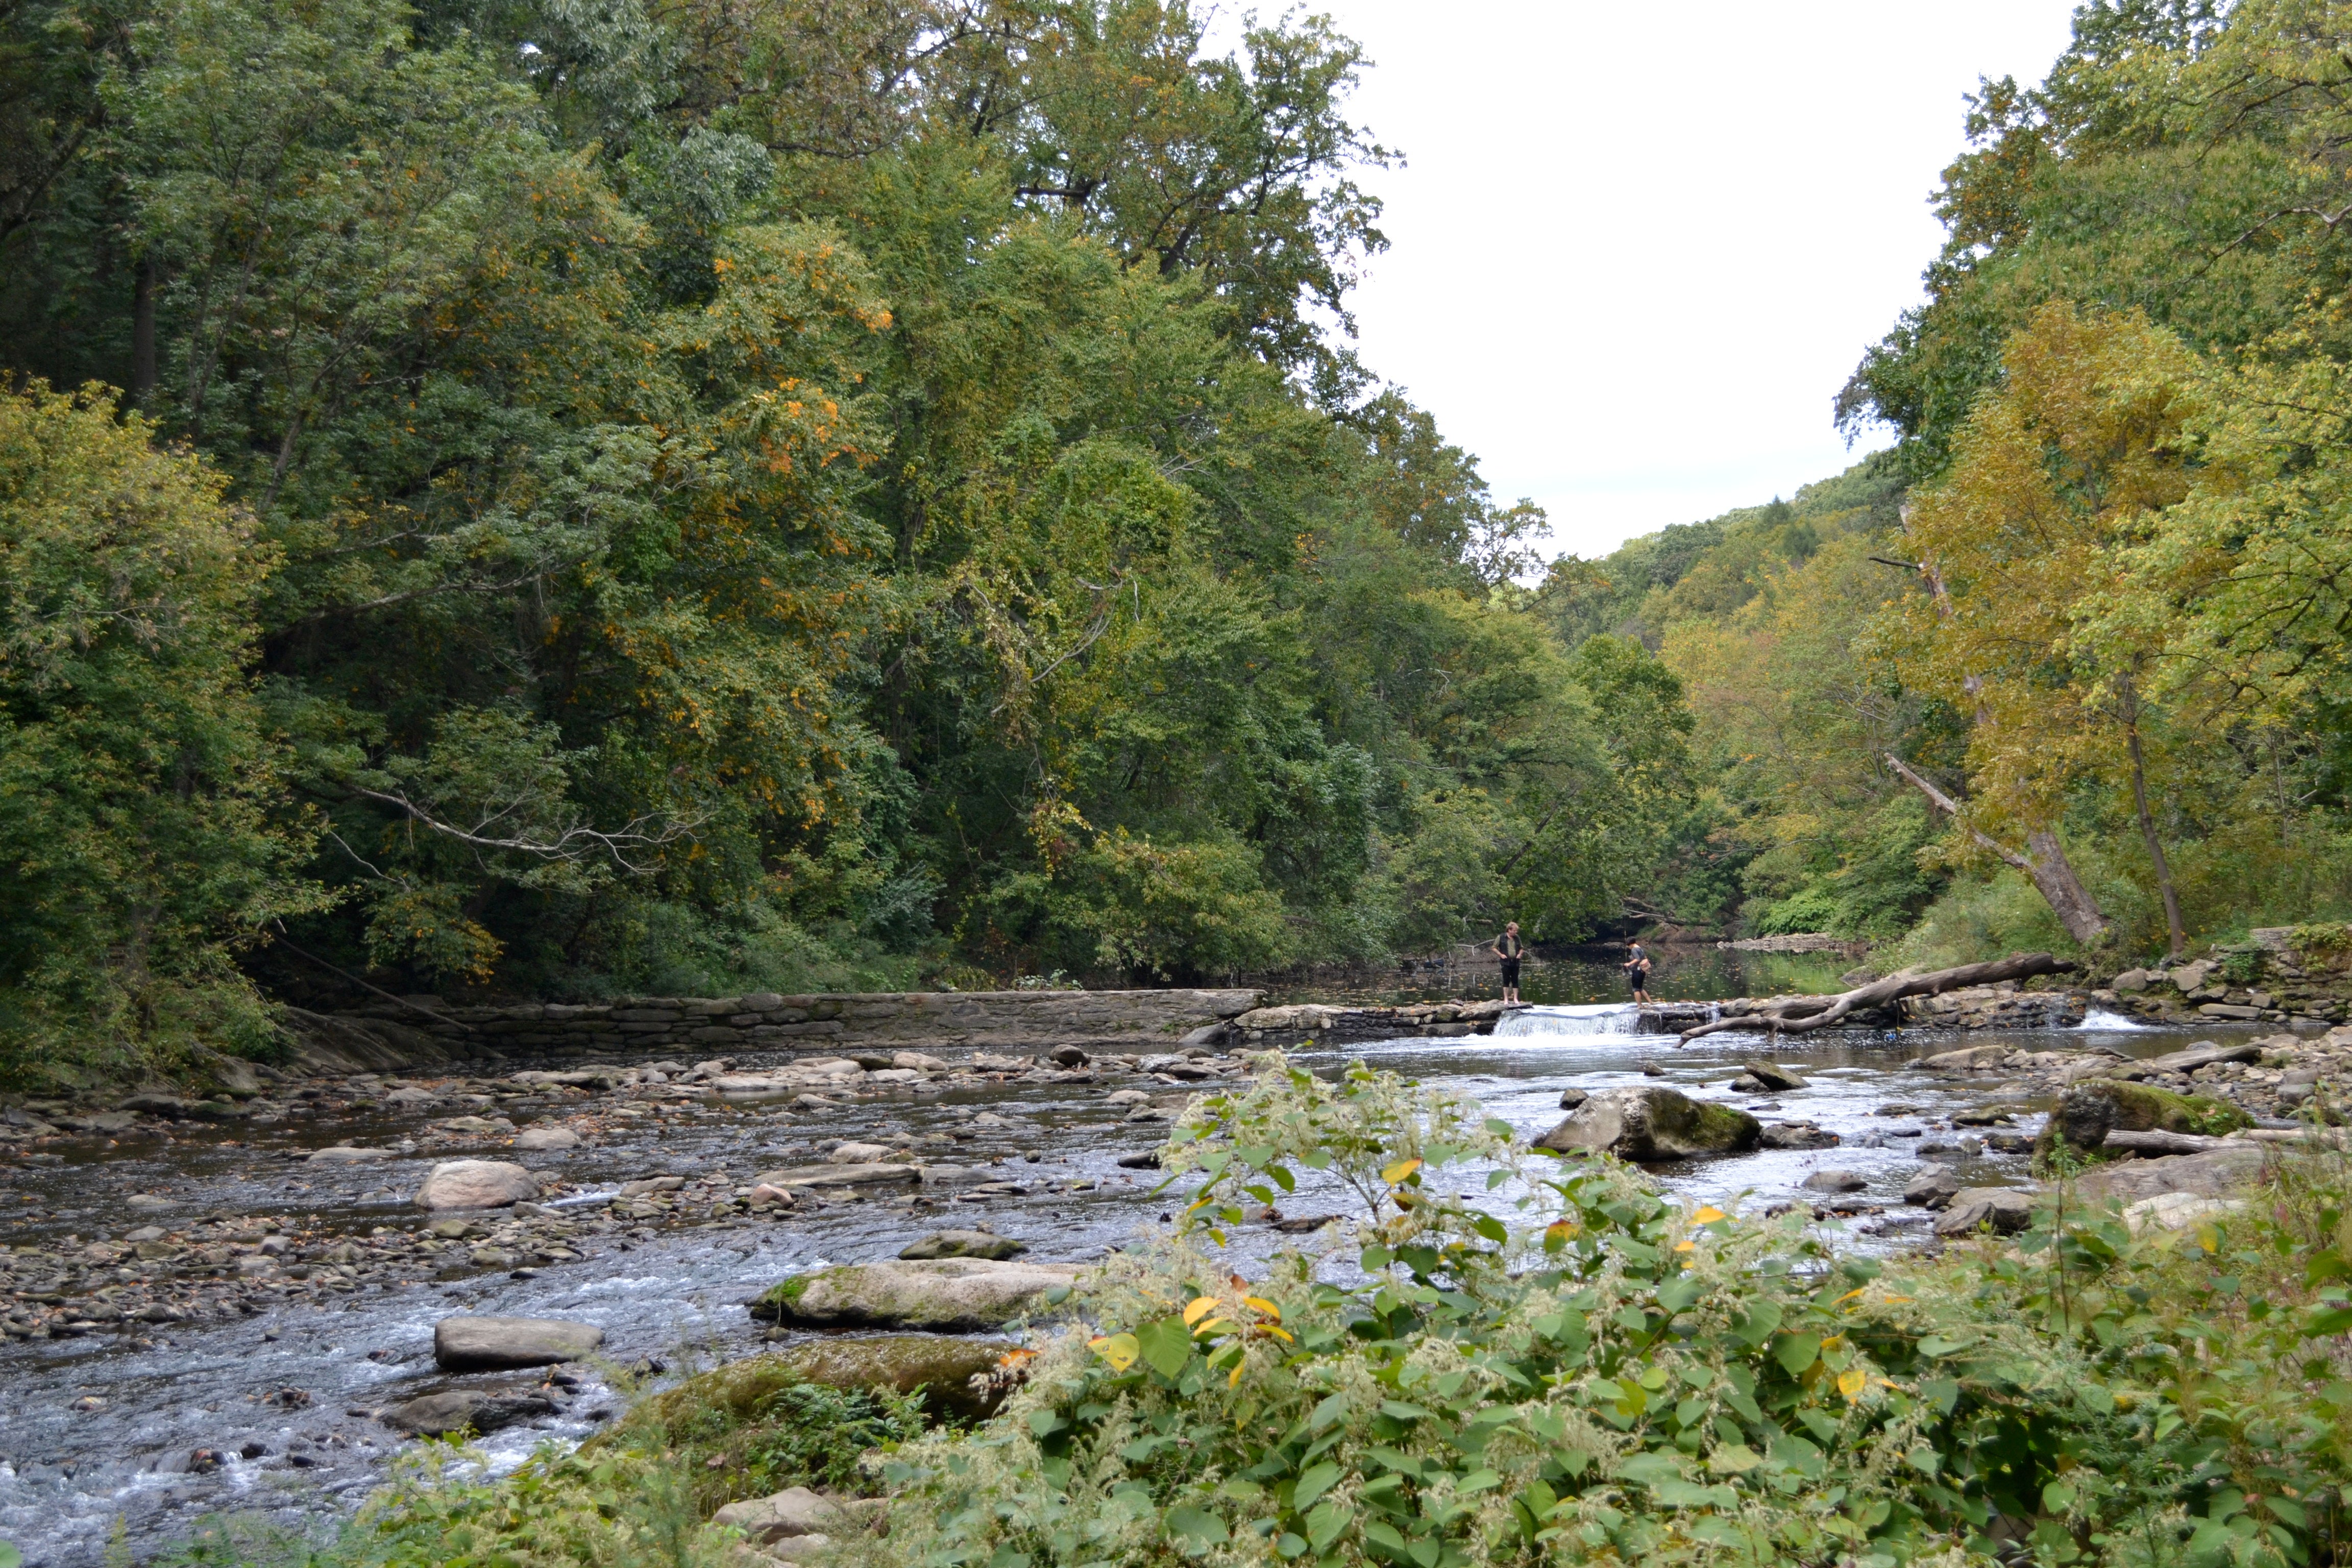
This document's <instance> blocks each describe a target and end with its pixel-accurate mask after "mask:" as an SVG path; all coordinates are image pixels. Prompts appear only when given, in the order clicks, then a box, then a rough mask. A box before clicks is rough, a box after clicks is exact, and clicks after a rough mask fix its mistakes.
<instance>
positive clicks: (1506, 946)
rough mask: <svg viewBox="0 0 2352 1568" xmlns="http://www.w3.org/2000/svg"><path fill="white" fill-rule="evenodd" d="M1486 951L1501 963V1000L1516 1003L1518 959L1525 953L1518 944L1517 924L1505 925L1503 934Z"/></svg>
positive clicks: (1511, 922)
mask: <svg viewBox="0 0 2352 1568" xmlns="http://www.w3.org/2000/svg"><path fill="white" fill-rule="evenodd" d="M1487 951H1488V952H1492V953H1493V954H1494V955H1495V956H1496V958H1499V959H1501V960H1502V961H1503V1000H1504V1001H1505V1002H1507V1003H1509V1002H1517V1000H1518V999H1519V959H1520V956H1521V955H1522V954H1523V953H1525V952H1527V949H1526V948H1525V947H1523V946H1522V945H1520V942H1519V922H1518V921H1510V922H1509V923H1508V924H1507V925H1505V926H1504V927H1503V934H1502V935H1500V936H1498V937H1496V939H1495V944H1494V946H1493V947H1491V948H1489V949H1488V950H1487Z"/></svg>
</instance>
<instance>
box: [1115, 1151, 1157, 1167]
mask: <svg viewBox="0 0 2352 1568" xmlns="http://www.w3.org/2000/svg"><path fill="white" fill-rule="evenodd" d="M1118 1164H1119V1169H1121V1170H1123V1171H1156V1170H1158V1169H1160V1151H1159V1150H1157V1149H1146V1150H1144V1151H1143V1152H1140V1153H1136V1154H1121V1155H1120V1156H1119V1157H1118Z"/></svg>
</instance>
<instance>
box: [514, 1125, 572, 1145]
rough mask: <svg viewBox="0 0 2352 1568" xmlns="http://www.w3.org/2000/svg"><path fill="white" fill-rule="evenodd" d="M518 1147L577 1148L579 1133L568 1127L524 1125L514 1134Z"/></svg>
mask: <svg viewBox="0 0 2352 1568" xmlns="http://www.w3.org/2000/svg"><path fill="white" fill-rule="evenodd" d="M515 1147H516V1148H518V1149H577V1148H578V1147H580V1134H579V1133H577V1132H574V1131H572V1129H571V1128H569V1127H526V1128H524V1129H523V1130H522V1131H520V1133H518V1134H516V1136H515Z"/></svg>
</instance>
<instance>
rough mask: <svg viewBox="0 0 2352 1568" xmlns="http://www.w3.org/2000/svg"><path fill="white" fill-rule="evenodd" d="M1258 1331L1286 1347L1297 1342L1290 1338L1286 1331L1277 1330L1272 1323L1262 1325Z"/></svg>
mask: <svg viewBox="0 0 2352 1568" xmlns="http://www.w3.org/2000/svg"><path fill="white" fill-rule="evenodd" d="M1258 1331H1259V1332H1260V1333H1266V1334H1272V1335H1273V1336H1274V1337H1275V1338H1276V1339H1278V1340H1280V1341H1281V1342H1283V1343H1284V1344H1286V1345H1295V1344H1297V1340H1294V1339H1292V1338H1291V1337H1290V1331H1289V1330H1288V1329H1277V1328H1276V1327H1275V1326H1274V1325H1273V1324H1272V1323H1266V1324H1264V1325H1262V1326H1261V1327H1260V1328H1259V1330H1258Z"/></svg>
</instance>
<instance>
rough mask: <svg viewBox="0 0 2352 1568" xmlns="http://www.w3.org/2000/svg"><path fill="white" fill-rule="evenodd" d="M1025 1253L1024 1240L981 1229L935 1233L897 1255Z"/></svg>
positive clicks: (915, 1257) (997, 1255) (1003, 1255)
mask: <svg viewBox="0 0 2352 1568" xmlns="http://www.w3.org/2000/svg"><path fill="white" fill-rule="evenodd" d="M1028 1250H1029V1244H1028V1243H1027V1242H1025V1241H1015V1240H1013V1238H1012V1237H1009V1236H998V1235H995V1234H994V1233H993V1232H991V1231H985V1230H935V1231H933V1232H931V1233H930V1234H929V1236H925V1237H919V1238H917V1239H916V1240H914V1241H911V1242H908V1244H907V1246H906V1247H905V1248H904V1249H903V1250H902V1251H900V1252H899V1254H898V1256H899V1257H900V1258H907V1259H908V1260H910V1261H919V1260H920V1259H923V1258H1017V1257H1019V1256H1020V1255H1021V1254H1022V1253H1024V1252H1026V1251H1028Z"/></svg>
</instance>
